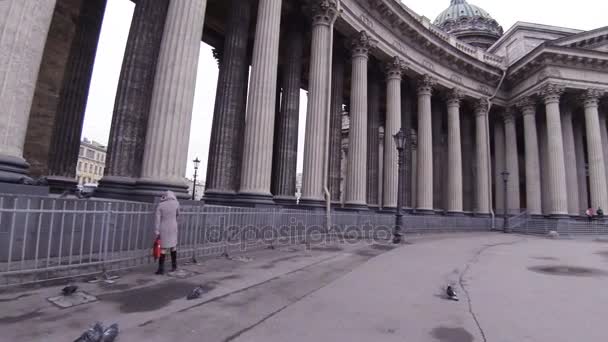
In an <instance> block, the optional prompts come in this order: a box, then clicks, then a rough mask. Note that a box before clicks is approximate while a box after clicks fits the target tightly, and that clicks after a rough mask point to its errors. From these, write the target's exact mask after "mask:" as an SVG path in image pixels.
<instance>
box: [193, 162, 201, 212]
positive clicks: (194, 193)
mask: <svg viewBox="0 0 608 342" xmlns="http://www.w3.org/2000/svg"><path fill="white" fill-rule="evenodd" d="M192 162H193V163H194V182H193V184H192V200H193V201H194V196H196V176H197V171H198V165H199V164H200V163H201V161H200V160H198V157H196V158H195V159H194V160H193V161H192Z"/></svg>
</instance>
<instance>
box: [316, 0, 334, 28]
mask: <svg viewBox="0 0 608 342" xmlns="http://www.w3.org/2000/svg"><path fill="white" fill-rule="evenodd" d="M310 6H311V11H312V26H316V25H325V26H329V25H330V24H331V22H332V21H333V20H334V19H336V17H337V16H338V4H337V1H336V0H313V1H312V3H311V4H310Z"/></svg>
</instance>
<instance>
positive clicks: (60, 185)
mask: <svg viewBox="0 0 608 342" xmlns="http://www.w3.org/2000/svg"><path fill="white" fill-rule="evenodd" d="M46 181H47V182H48V184H49V188H50V190H51V192H52V193H56V194H60V193H64V192H75V191H76V189H77V188H78V182H77V181H76V179H74V178H70V177H63V176H47V177H46Z"/></svg>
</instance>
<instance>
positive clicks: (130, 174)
mask: <svg viewBox="0 0 608 342" xmlns="http://www.w3.org/2000/svg"><path fill="white" fill-rule="evenodd" d="M168 8H169V0H160V1H157V0H140V1H138V2H137V4H136V5H135V11H134V12H133V19H132V21H131V29H130V31H129V38H128V40H127V46H126V50H125V57H124V59H123V62H122V70H121V72H120V80H119V82H118V90H117V92H116V100H115V102H114V114H113V116H112V128H111V130H110V139H109V143H108V153H107V157H106V168H105V176H104V177H103V178H102V179H101V181H100V182H99V187H98V188H97V190H96V192H95V193H96V195H101V196H103V197H106V196H107V197H115V196H120V195H122V196H128V195H130V194H131V193H132V190H133V187H134V186H135V183H136V181H137V178H139V177H140V175H141V165H142V159H143V156H144V151H143V147H144V145H145V141H146V127H147V125H148V115H149V113H150V104H151V102H152V90H153V89H154V76H155V74H156V64H157V62H158V51H159V49H160V45H161V42H162V37H163V29H164V25H165V19H166V18H167V9H168Z"/></svg>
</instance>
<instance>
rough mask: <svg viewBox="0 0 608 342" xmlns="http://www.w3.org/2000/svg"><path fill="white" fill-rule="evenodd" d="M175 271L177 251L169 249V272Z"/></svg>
mask: <svg viewBox="0 0 608 342" xmlns="http://www.w3.org/2000/svg"><path fill="white" fill-rule="evenodd" d="M175 271H177V251H171V272H175Z"/></svg>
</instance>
